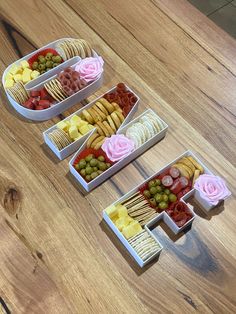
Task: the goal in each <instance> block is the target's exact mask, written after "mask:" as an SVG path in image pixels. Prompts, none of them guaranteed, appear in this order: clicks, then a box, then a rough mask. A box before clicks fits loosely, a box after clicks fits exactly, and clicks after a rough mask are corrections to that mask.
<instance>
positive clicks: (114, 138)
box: [49, 84, 167, 191]
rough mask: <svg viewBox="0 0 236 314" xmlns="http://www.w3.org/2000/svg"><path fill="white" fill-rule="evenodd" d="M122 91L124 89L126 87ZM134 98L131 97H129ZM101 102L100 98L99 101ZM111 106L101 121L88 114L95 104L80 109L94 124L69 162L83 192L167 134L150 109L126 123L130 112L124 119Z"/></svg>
mask: <svg viewBox="0 0 236 314" xmlns="http://www.w3.org/2000/svg"><path fill="white" fill-rule="evenodd" d="M118 86H121V84H118ZM123 88H124V89H126V87H125V86H123ZM133 97H134V96H131V98H133ZM104 100H105V98H104V97H103V98H102V101H104ZM102 103H103V102H102ZM105 103H106V102H105ZM110 104H111V105H113V108H112V107H110V112H108V115H107V116H106V115H105V113H104V114H103V115H104V117H103V116H100V121H99V120H98V117H99V115H98V114H95V113H94V115H93V113H92V112H91V109H92V110H93V108H94V106H96V105H97V101H96V102H95V103H93V104H92V106H90V108H89V109H88V110H87V109H83V110H82V117H84V119H87V120H88V121H87V123H89V122H90V123H91V124H93V126H94V127H95V130H94V131H92V133H91V134H90V136H89V137H88V138H87V139H86V141H85V142H84V143H83V145H82V146H81V148H80V149H79V150H78V152H77V153H76V155H75V156H74V157H73V158H72V159H71V161H70V163H69V165H70V171H71V173H72V174H73V175H74V176H75V178H76V179H77V180H78V181H79V182H80V184H81V185H82V186H83V187H84V188H85V189H86V191H90V190H92V189H93V188H95V187H96V186H98V185H99V184H101V183H102V182H103V181H104V180H106V179H107V178H108V177H109V176H111V175H113V174H114V173H115V172H117V171H118V170H119V169H121V168H123V167H124V166H125V165H127V164H128V163H129V162H130V161H131V160H133V159H134V158H136V157H137V156H139V155H140V154H141V153H143V152H144V151H146V150H147V149H148V148H150V147H151V146H152V145H154V144H155V143H157V142H158V141H160V140H161V139H162V138H163V137H164V136H165V133H166V131H167V125H166V123H165V122H164V121H163V120H161V119H160V117H158V115H157V114H156V113H155V112H154V111H153V110H151V109H148V110H146V111H145V112H144V113H143V114H141V115H140V116H139V117H137V118H135V119H133V120H132V121H131V122H129V123H127V121H126V119H127V118H128V120H129V119H130V113H131V111H130V112H127V111H126V114H128V116H127V117H126V118H125V117H124V115H125V114H124V112H123V111H122V108H121V106H120V105H119V104H118V103H113V102H112V103H110ZM107 108H108V107H107ZM112 110H113V111H112ZM131 110H132V109H131ZM90 113H91V115H90V117H87V114H90ZM92 117H93V119H94V118H95V117H96V120H92ZM103 118H104V120H103ZM49 136H50V134H49ZM101 154H103V156H104V159H105V160H104V161H100V160H98V157H99V155H101Z"/></svg>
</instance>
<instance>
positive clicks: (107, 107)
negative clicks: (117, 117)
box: [99, 98, 115, 113]
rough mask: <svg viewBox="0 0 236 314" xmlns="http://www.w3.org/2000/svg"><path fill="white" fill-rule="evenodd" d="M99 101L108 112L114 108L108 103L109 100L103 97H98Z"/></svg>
mask: <svg viewBox="0 0 236 314" xmlns="http://www.w3.org/2000/svg"><path fill="white" fill-rule="evenodd" d="M99 102H100V103H101V104H103V106H104V107H105V108H106V109H107V111H108V112H109V113H112V112H113V111H114V110H115V108H114V106H113V105H112V104H111V103H109V101H107V100H106V99H105V98H100V99H99Z"/></svg>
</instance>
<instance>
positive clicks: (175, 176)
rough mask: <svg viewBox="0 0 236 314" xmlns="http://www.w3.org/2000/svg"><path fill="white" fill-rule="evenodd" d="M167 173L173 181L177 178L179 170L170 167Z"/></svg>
mask: <svg viewBox="0 0 236 314" xmlns="http://www.w3.org/2000/svg"><path fill="white" fill-rule="evenodd" d="M169 173H170V175H171V176H172V178H173V179H176V178H178V177H179V176H180V172H179V169H177V168H175V167H171V168H170V171H169Z"/></svg>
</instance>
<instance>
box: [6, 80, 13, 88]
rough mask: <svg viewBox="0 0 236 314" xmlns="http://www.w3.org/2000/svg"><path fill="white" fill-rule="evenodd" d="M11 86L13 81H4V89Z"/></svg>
mask: <svg viewBox="0 0 236 314" xmlns="http://www.w3.org/2000/svg"><path fill="white" fill-rule="evenodd" d="M13 85H14V81H13V79H11V78H9V79H7V80H6V81H5V87H6V88H10V87H12V86H13Z"/></svg>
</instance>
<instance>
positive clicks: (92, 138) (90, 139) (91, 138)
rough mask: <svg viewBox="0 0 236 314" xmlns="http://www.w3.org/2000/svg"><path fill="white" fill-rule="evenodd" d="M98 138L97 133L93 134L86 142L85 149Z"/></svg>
mask: <svg viewBox="0 0 236 314" xmlns="http://www.w3.org/2000/svg"><path fill="white" fill-rule="evenodd" d="M98 137H99V134H98V133H93V134H92V135H91V136H90V137H89V139H88V141H87V147H91V144H92V143H93V141H94V140H95V139H96V138H98Z"/></svg>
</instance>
